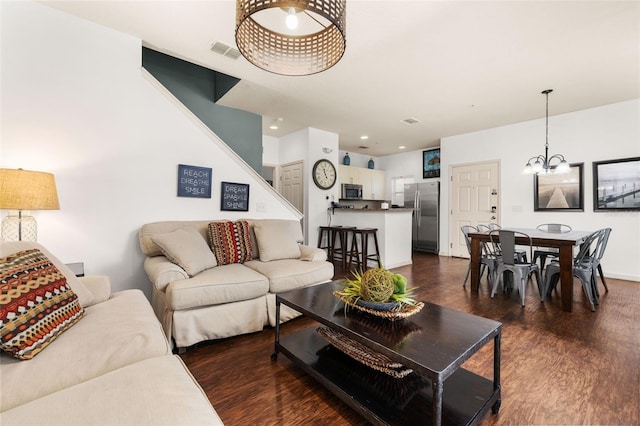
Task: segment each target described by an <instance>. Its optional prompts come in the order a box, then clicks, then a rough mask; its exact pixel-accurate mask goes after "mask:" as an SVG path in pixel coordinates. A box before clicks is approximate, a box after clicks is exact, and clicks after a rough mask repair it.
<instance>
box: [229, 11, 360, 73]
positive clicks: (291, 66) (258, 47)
mask: <svg viewBox="0 0 640 426" xmlns="http://www.w3.org/2000/svg"><path fill="white" fill-rule="evenodd" d="M346 7H347V2H346V0H236V44H237V45H238V50H240V53H242V56H244V57H245V58H246V59H247V60H248V61H249V62H251V63H252V64H254V65H255V66H257V67H259V68H262V69H263V70H266V71H269V72H272V73H275V74H281V75H292V76H293V75H297V76H302V75H310V74H316V73H319V72H322V71H325V70H327V69H329V68H331V67H332V66H334V65H335V64H336V63H337V62H338V61H339V60H340V58H342V55H343V54H344V51H345V47H346V35H345V27H346ZM270 10H271V11H273V10H276V11H281V12H282V13H281V17H282V19H281V20H282V23H283V28H282V29H280V28H278V25H277V21H278V20H277V19H276V20H275V21H274V19H271V18H273V15H270V14H269V11H270ZM265 12H266V14H265ZM299 18H300V20H301V21H304V22H309V25H300V26H299V28H297V29H296V31H291V27H293V26H294V25H293V23H294V22H293V21H295V23H296V24H297V22H298V19H299ZM285 21H286V22H287V26H284V23H285ZM304 22H300V24H303V23H304Z"/></svg>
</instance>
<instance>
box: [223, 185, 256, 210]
mask: <svg viewBox="0 0 640 426" xmlns="http://www.w3.org/2000/svg"><path fill="white" fill-rule="evenodd" d="M220 210H225V211H238V212H247V211H249V184H246V183H232V182H222V187H221V190H220Z"/></svg>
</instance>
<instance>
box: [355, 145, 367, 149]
mask: <svg viewBox="0 0 640 426" xmlns="http://www.w3.org/2000/svg"><path fill="white" fill-rule="evenodd" d="M358 148H360V149H369V147H368V146H366V145H360V146H359V147H358Z"/></svg>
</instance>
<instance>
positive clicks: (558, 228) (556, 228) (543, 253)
mask: <svg viewBox="0 0 640 426" xmlns="http://www.w3.org/2000/svg"><path fill="white" fill-rule="evenodd" d="M537 229H539V230H541V231H544V232H548V233H552V234H562V233H565V232H571V226H569V225H565V224H562V223H543V224H541V225H538V226H537ZM559 256H560V254H559V252H558V249H557V248H552V247H544V248H541V247H539V248H536V249H535V250H534V251H533V262H536V261H537V260H538V258H540V272H542V271H544V266H545V265H546V263H547V258H550V260H555V259H558V257H559Z"/></svg>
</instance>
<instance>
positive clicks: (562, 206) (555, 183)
mask: <svg viewBox="0 0 640 426" xmlns="http://www.w3.org/2000/svg"><path fill="white" fill-rule="evenodd" d="M583 165H584V163H573V164H570V167H571V170H570V171H569V173H561V174H556V173H553V172H552V173H547V174H542V173H541V174H538V175H535V176H534V177H533V210H534V211H536V212H540V211H574V212H576V211H577V212H581V211H584V186H583ZM551 170H552V171H554V170H555V167H552V168H551Z"/></svg>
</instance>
